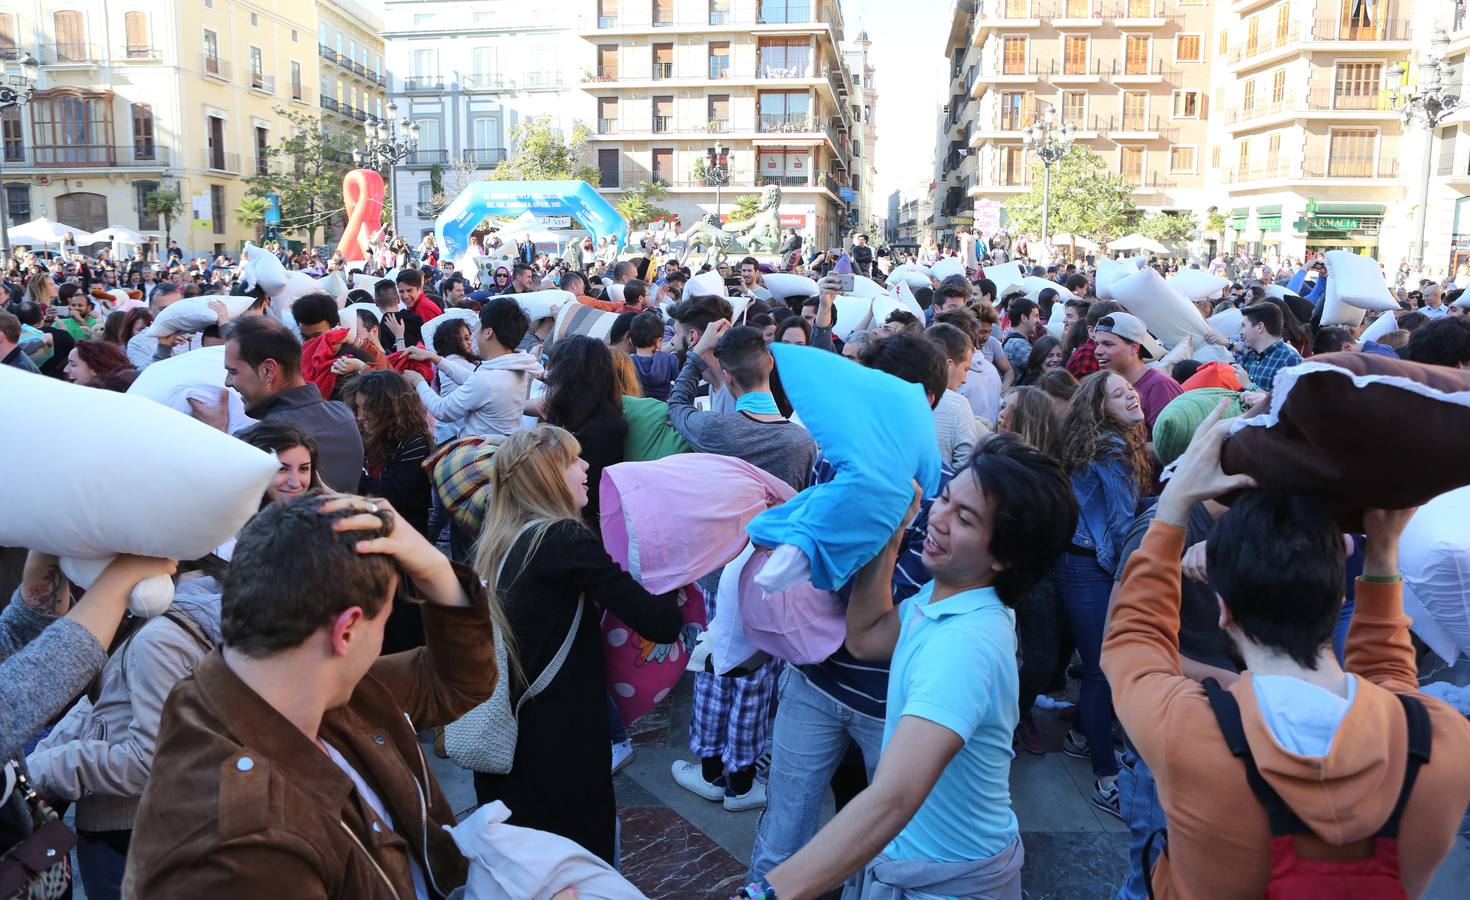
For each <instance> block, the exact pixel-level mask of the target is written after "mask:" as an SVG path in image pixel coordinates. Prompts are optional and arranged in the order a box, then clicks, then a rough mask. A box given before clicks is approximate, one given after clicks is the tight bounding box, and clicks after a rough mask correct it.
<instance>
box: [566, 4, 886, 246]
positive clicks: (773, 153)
mask: <svg viewBox="0 0 1470 900" xmlns="http://www.w3.org/2000/svg"><path fill="white" fill-rule="evenodd" d="M577 9H578V10H579V15H578V18H577V20H576V26H575V27H576V29H577V31H578V34H579V35H580V36H581V37H582V39H583V41H584V45H583V46H584V51H583V52H584V59H585V60H586V65H585V69H584V71H582V72H581V73H580V76H579V77H580V80H581V86H582V88H583V89H584V91H585V93H586V96H587V98H588V100H589V103H590V105H591V108H592V115H593V118H592V119H591V121H592V122H593V123H595V132H596V133H595V135H594V138H593V142H594V144H595V155H596V159H597V165H598V168H599V170H600V173H601V188H602V190H603V193H604V194H606V195H608V196H609V197H610V198H611V199H613V200H616V198H617V196H618V195H619V194H620V193H621V192H622V191H623V190H626V189H628V188H631V187H633V186H635V185H637V184H639V183H642V182H644V181H650V180H657V181H660V182H662V183H663V184H665V185H667V186H668V188H669V196H668V198H667V200H666V201H665V202H664V206H666V207H667V208H669V209H670V210H671V211H672V212H673V213H675V214H677V215H678V216H679V218H680V220H681V222H682V224H683V225H684V227H688V226H689V225H690V224H692V223H693V222H694V221H696V220H697V219H699V218H701V217H704V216H706V215H709V214H711V213H715V212H716V211H717V208H718V212H720V213H721V214H728V211H729V208H730V205H731V203H732V202H733V200H734V199H735V198H736V197H737V196H740V195H746V194H753V193H758V192H759V191H760V190H761V189H762V188H763V187H765V186H767V185H779V186H780V187H781V189H782V198H783V199H782V204H781V218H782V224H783V225H785V226H787V227H793V228H796V229H797V230H798V231H800V232H803V233H805V234H806V235H807V236H808V238H809V239H810V240H813V241H816V242H817V243H819V244H829V245H830V244H834V243H835V242H836V241H838V240H840V239H841V237H842V236H843V235H845V234H846V232H847V231H848V229H849V228H850V226H851V223H852V222H853V219H852V218H851V216H852V212H853V210H852V209H851V207H850V205H849V204H856V203H858V193H857V191H858V189H860V188H862V187H863V186H864V183H865V182H866V183H868V184H871V176H870V175H869V176H867V177H865V175H866V173H865V172H864V170H863V169H861V168H858V166H859V162H858V161H855V159H854V150H857V151H858V154H859V156H860V158H861V160H862V161H863V162H864V163H865V162H866V160H867V159H868V158H869V157H868V156H867V153H868V151H869V149H870V147H869V146H865V145H864V142H863V140H861V138H860V132H859V131H858V130H857V129H858V124H859V122H858V119H859V118H860V116H861V114H862V112H863V108H864V105H865V101H866V99H867V98H866V97H865V94H866V89H865V88H864V87H863V86H860V85H856V84H855V83H854V78H853V77H852V74H851V73H850V72H849V71H848V67H847V64H846V60H845V58H844V54H843V52H842V51H841V50H840V47H841V39H842V34H843V19H842V10H841V7H840V6H839V5H838V3H837V2H836V0H760V2H756V0H585V2H581V3H579V4H578V5H577ZM873 98H874V99H876V93H875V94H874V95H873ZM717 145H718V146H719V147H720V148H721V149H723V150H725V151H727V154H728V155H727V157H726V158H727V160H728V165H727V168H728V173H729V179H728V184H727V185H725V186H724V187H723V188H721V189H719V191H718V193H717V189H716V186H715V185H714V183H713V182H712V181H711V180H710V179H709V178H708V177H707V173H706V169H707V163H706V160H707V159H708V154H709V151H710V150H711V149H713V148H715V147H716V146H717ZM854 174H856V175H857V179H856V184H855V183H854ZM870 204H871V201H870ZM871 208H872V207H871V205H870V206H869V209H871Z"/></svg>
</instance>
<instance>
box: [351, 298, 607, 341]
mask: <svg viewBox="0 0 1470 900" xmlns="http://www.w3.org/2000/svg"><path fill="white" fill-rule="evenodd" d="M578 305H579V306H580V305H581V304H578ZM373 308H374V309H377V307H373ZM451 319H459V320H461V321H463V322H464V323H465V324H467V325H469V326H470V334H471V335H474V334H476V333H477V332H478V331H479V330H480V314H479V313H477V312H475V311H474V310H473V309H464V308H462V307H458V306H451V307H450V308H449V309H446V310H444V313H443V315H438V316H435V317H434V318H432V319H430V320H429V321H427V322H425V323H424V327H423V328H421V329H419V333H420V334H422V335H423V336H424V346H425V347H429V348H431V349H432V348H433V346H434V334H435V333H436V332H437V331H438V330H439V326H440V325H443V324H444V323H445V322H448V321H449V320H451Z"/></svg>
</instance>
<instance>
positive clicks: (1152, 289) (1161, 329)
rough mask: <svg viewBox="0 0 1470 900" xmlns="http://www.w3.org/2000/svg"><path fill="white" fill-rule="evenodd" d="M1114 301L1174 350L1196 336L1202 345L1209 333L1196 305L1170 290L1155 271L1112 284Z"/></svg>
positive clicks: (1142, 272)
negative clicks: (1180, 343)
mask: <svg viewBox="0 0 1470 900" xmlns="http://www.w3.org/2000/svg"><path fill="white" fill-rule="evenodd" d="M1113 299H1114V300H1116V301H1118V302H1119V303H1121V304H1123V308H1124V309H1126V310H1128V311H1129V312H1130V313H1133V314H1134V315H1135V316H1137V317H1138V318H1140V319H1142V320H1143V324H1144V325H1145V326H1147V327H1148V330H1149V333H1150V334H1152V335H1153V336H1154V337H1156V338H1158V339H1159V340H1160V341H1162V342H1163V344H1164V346H1166V347H1173V346H1174V345H1175V344H1178V343H1179V342H1181V341H1183V340H1184V339H1185V338H1186V337H1188V336H1190V335H1194V336H1195V337H1198V338H1199V339H1200V341H1199V342H1200V343H1203V341H1204V338H1205V336H1206V335H1208V334H1209V333H1210V326H1209V325H1207V324H1205V319H1204V316H1201V315H1200V314H1199V310H1198V309H1195V307H1194V304H1193V303H1191V302H1190V301H1188V300H1186V299H1185V298H1184V297H1183V296H1181V295H1180V294H1179V292H1178V291H1176V290H1174V289H1173V288H1171V287H1169V285H1168V283H1167V282H1165V281H1164V277H1163V276H1162V275H1160V274H1159V273H1158V271H1157V270H1155V269H1143V270H1142V271H1139V272H1135V273H1134V274H1132V275H1129V276H1128V277H1127V278H1124V279H1122V280H1121V281H1117V282H1115V283H1114V284H1113Z"/></svg>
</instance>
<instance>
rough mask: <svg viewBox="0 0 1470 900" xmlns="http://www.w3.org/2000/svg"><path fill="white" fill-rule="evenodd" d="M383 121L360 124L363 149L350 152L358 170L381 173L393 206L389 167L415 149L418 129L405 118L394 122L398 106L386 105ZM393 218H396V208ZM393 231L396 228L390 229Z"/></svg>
mask: <svg viewBox="0 0 1470 900" xmlns="http://www.w3.org/2000/svg"><path fill="white" fill-rule="evenodd" d="M387 112H388V118H387V119H369V120H368V121H366V122H364V123H362V130H363V135H364V137H365V138H366V147H367V149H366V150H353V151H352V161H353V163H354V164H356V165H357V166H358V167H359V168H366V169H372V170H373V171H375V172H379V173H382V174H383V175H384V176H385V179H384V180H385V181H386V182H387V185H388V197H389V198H390V201H391V202H394V203H396V201H397V197H396V196H395V192H394V190H393V188H394V185H393V167H394V166H396V165H397V164H399V163H401V162H403V161H404V160H405V159H408V157H410V156H412V155H413V154H414V153H415V152H416V151H417V150H418V148H419V126H418V123H417V122H411V121H409V120H408V119H407V118H404V119H398V118H397V116H398V104H396V103H394V102H392V101H391V100H390V101H389V102H388V110H387ZM393 215H394V218H395V219H396V218H397V216H398V208H397V206H394V207H393ZM394 230H395V231H396V230H397V229H396V228H395V229H394Z"/></svg>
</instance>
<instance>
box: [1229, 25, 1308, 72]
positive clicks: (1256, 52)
mask: <svg viewBox="0 0 1470 900" xmlns="http://www.w3.org/2000/svg"><path fill="white" fill-rule="evenodd" d="M1300 39H1301V26H1300V25H1298V24H1292V25H1291V26H1290V27H1288V28H1280V29H1276V30H1274V31H1272V32H1270V33H1269V34H1260V35H1257V37H1256V39H1255V40H1254V41H1245V42H1243V43H1241V44H1238V45H1236V46H1234V47H1231V48H1230V55H1229V57H1228V58H1229V60H1230V66H1231V68H1232V69H1234V68H1236V67H1244V66H1245V65H1247V64H1248V65H1250V66H1252V67H1254V66H1257V65H1264V64H1266V63H1268V62H1271V61H1272V60H1275V59H1277V58H1278V57H1280V56H1283V55H1284V54H1282V53H1278V51H1281V50H1283V49H1284V48H1286V47H1287V46H1289V45H1291V44H1294V43H1296V42H1297V41H1299V40H1300Z"/></svg>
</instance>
